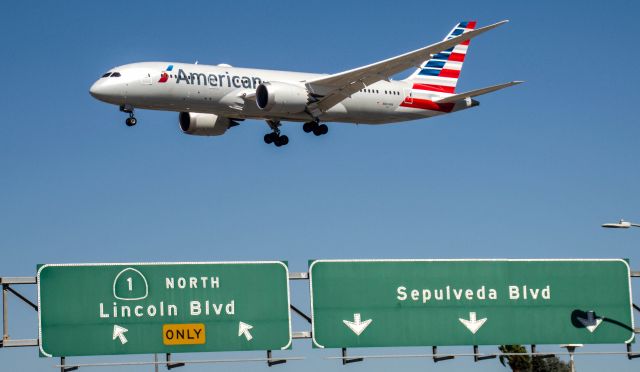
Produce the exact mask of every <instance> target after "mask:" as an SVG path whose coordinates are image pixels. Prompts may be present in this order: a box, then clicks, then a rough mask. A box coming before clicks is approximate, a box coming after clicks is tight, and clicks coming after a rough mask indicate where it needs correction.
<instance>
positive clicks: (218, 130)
mask: <svg viewBox="0 0 640 372" xmlns="http://www.w3.org/2000/svg"><path fill="white" fill-rule="evenodd" d="M179 121H180V129H182V132H184V133H186V134H192V135H194V136H219V135H222V134H224V132H226V131H227V129H229V127H232V126H234V125H237V123H234V122H233V120H231V119H229V118H225V117H220V116H218V115H214V114H200V113H197V112H181V113H180V116H179Z"/></svg>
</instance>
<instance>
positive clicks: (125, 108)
mask: <svg viewBox="0 0 640 372" xmlns="http://www.w3.org/2000/svg"><path fill="white" fill-rule="evenodd" d="M120 111H122V112H126V113H128V114H129V117H128V118H127V120H125V121H124V123H125V124H127V126H128V127H132V126H134V125H136V124H138V119H136V117H135V116H134V115H133V106H131V105H122V106H120Z"/></svg>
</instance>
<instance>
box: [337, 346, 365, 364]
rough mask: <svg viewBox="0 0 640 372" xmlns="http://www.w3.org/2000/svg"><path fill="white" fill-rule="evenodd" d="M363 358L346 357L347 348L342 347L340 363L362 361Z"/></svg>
mask: <svg viewBox="0 0 640 372" xmlns="http://www.w3.org/2000/svg"><path fill="white" fill-rule="evenodd" d="M363 360H364V358H347V348H345V347H343V348H342V365H343V366H344V365H347V364H349V363H357V362H362V361H363Z"/></svg>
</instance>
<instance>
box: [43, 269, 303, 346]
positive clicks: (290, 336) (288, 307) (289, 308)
mask: <svg viewBox="0 0 640 372" xmlns="http://www.w3.org/2000/svg"><path fill="white" fill-rule="evenodd" d="M246 264H249V265H254V264H255V265H263V264H279V265H282V267H284V270H285V275H286V282H287V314H288V315H289V342H288V343H287V344H286V345H285V346H283V347H282V348H281V350H286V349H288V348H289V347H290V346H291V343H292V342H293V336H292V333H291V288H290V286H289V267H288V266H287V265H286V264H285V263H284V262H282V261H205V262H197V261H189V262H110V263H67V264H43V265H42V266H40V267H39V268H38V272H37V274H36V283H37V286H38V339H39V341H40V342H38V348H39V349H40V352H41V353H42V355H44V356H46V357H49V358H52V357H53V355H52V354H49V353H47V352H46V351H45V350H44V348H43V344H44V343H43V342H42V319H41V316H40V314H41V311H42V305H41V304H40V272H42V270H44V269H45V268H47V267H74V266H75V267H77V266H83V267H84V266H154V265H246Z"/></svg>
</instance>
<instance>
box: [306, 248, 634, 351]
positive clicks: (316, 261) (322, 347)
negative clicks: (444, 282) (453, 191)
mask: <svg viewBox="0 0 640 372" xmlns="http://www.w3.org/2000/svg"><path fill="white" fill-rule="evenodd" d="M469 261H476V262H617V261H620V262H623V263H624V265H625V266H626V268H627V278H628V279H627V280H628V281H629V282H628V283H629V313H630V317H631V329H634V328H635V324H634V319H633V291H632V289H631V267H629V263H628V262H627V261H626V260H625V259H622V258H530V259H528V258H451V259H447V258H437V259H428V258H424V259H422V258H416V259H412V258H395V259H394V258H392V259H385V258H372V259H335V260H332V259H328V260H325V259H319V260H313V262H311V264H310V265H309V300H310V304H311V341H312V342H313V345H315V346H316V347H318V348H321V349H324V348H325V347H324V346H323V345H320V344H319V343H318V342H317V341H316V329H315V327H316V322H315V317H314V311H313V266H314V265H315V264H316V263H319V262H469ZM634 338H635V333H634V332H633V331H632V332H631V338H629V339H628V340H626V341H625V342H624V343H625V344H628V343H630V342H632V341H633V339H634Z"/></svg>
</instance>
